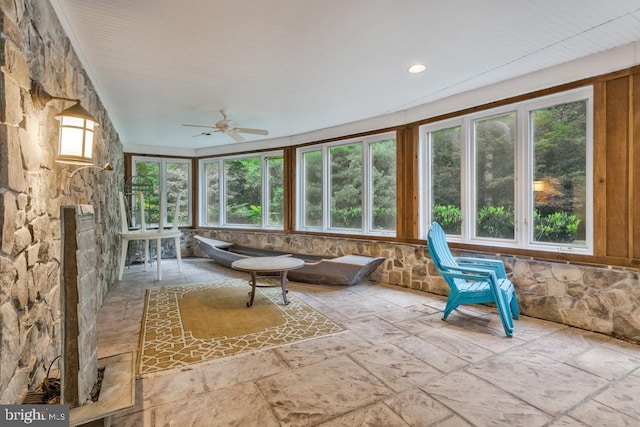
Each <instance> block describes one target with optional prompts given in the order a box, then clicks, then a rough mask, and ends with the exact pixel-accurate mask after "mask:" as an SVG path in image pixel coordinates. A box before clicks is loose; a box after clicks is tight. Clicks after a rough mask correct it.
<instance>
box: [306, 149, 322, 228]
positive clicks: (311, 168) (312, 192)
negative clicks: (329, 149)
mask: <svg viewBox="0 0 640 427" xmlns="http://www.w3.org/2000/svg"><path fill="white" fill-rule="evenodd" d="M302 161H303V167H304V224H303V225H304V226H305V227H322V151H320V150H317V151H307V152H306V153H304V154H303V158H302Z"/></svg>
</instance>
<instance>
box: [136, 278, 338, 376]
mask: <svg viewBox="0 0 640 427" xmlns="http://www.w3.org/2000/svg"><path fill="white" fill-rule="evenodd" d="M262 284H263V285H264V284H265V283H262ZM266 284H271V283H270V282H266ZM250 289H251V287H250V286H249V285H248V284H247V281H246V280H239V279H238V280H228V281H224V282H218V283H206V284H200V285H188V286H176V287H166V288H157V289H150V290H148V291H147V295H146V299H145V308H144V312H143V318H142V328H141V332H140V344H139V348H138V374H139V375H144V374H150V373H155V372H159V371H163V370H167V369H176V368H184V367H187V366H189V365H191V364H194V363H201V362H205V361H210V360H214V359H217V358H222V357H227V356H232V355H237V354H239V353H244V352H249V351H255V350H260V349H265V348H269V347H274V346H278V345H282V344H288V343H292V342H296V341H301V340H306V339H310V338H314V337H319V336H323V335H328V334H332V333H336V332H340V331H342V328H341V327H340V326H338V325H337V324H336V323H334V322H332V321H331V320H329V319H327V318H326V317H325V316H323V315H322V314H320V313H319V312H317V311H316V310H314V309H313V308H311V307H309V306H308V305H306V304H305V303H303V302H302V301H300V300H298V299H297V298H295V297H294V298H291V297H290V298H289V299H290V300H291V304H289V305H286V306H285V305H284V304H283V302H282V292H281V290H280V287H279V286H274V287H268V288H258V289H257V291H256V297H255V300H254V303H253V306H252V307H247V305H246V303H247V293H248V292H249V291H250Z"/></svg>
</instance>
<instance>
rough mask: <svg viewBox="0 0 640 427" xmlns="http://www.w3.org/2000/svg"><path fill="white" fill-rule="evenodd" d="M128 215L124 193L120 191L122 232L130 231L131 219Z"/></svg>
mask: <svg viewBox="0 0 640 427" xmlns="http://www.w3.org/2000/svg"><path fill="white" fill-rule="evenodd" d="M128 217H129V216H128V215H127V207H126V205H125V202H124V194H123V193H122V191H121V192H120V232H122V233H126V232H128V231H129V221H127V219H128Z"/></svg>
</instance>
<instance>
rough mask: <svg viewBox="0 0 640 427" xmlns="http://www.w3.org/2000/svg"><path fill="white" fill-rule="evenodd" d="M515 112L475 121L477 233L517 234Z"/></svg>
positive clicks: (500, 236) (504, 236)
mask: <svg viewBox="0 0 640 427" xmlns="http://www.w3.org/2000/svg"><path fill="white" fill-rule="evenodd" d="M515 129H516V115H515V113H509V114H505V115H503V116H498V117H492V118H489V119H484V120H477V121H475V122H474V131H475V132H474V135H475V143H476V144H475V150H476V208H477V217H476V236H478V237H490V238H496V239H513V238H514V210H513V208H514V149H515V135H516V132H515Z"/></svg>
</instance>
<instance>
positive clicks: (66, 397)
mask: <svg viewBox="0 0 640 427" xmlns="http://www.w3.org/2000/svg"><path fill="white" fill-rule="evenodd" d="M60 216H61V218H62V250H63V253H62V278H61V284H62V286H61V289H60V296H61V300H62V303H61V305H62V325H63V328H62V360H63V361H62V377H61V380H62V403H66V404H68V405H70V406H71V407H76V406H79V405H81V404H82V403H84V402H85V401H86V400H87V398H88V397H89V394H90V393H91V389H92V388H93V385H94V383H95V381H96V377H97V373H98V366H97V364H98V355H97V343H98V341H97V326H96V318H97V313H98V295H97V292H98V288H97V286H96V251H95V239H96V224H95V215H94V212H93V206H91V205H78V206H63V207H62V208H61V215H60Z"/></svg>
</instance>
